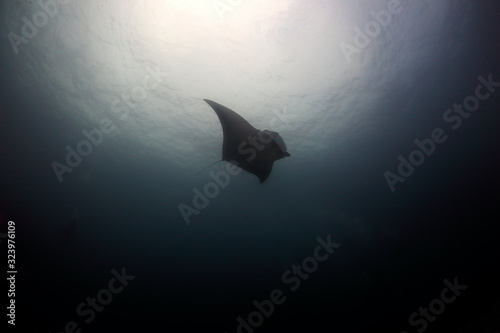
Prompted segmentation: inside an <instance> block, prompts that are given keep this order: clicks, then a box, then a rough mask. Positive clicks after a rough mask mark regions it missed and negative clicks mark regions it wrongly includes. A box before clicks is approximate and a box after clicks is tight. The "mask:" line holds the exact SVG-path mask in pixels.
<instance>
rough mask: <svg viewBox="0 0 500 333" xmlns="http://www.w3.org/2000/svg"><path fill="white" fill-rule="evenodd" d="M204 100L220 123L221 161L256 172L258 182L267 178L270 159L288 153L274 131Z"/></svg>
mask: <svg viewBox="0 0 500 333" xmlns="http://www.w3.org/2000/svg"><path fill="white" fill-rule="evenodd" d="M204 101H205V102H207V103H208V105H210V106H211V107H212V109H214V111H215V113H216V114H217V116H218V117H219V120H220V123H221V125H222V133H223V134H224V139H223V142H222V161H228V162H230V163H232V164H234V165H237V166H239V167H240V168H242V169H243V170H245V171H248V172H250V173H252V174H254V175H256V176H257V177H259V179H260V182H261V183H262V182H263V181H264V180H266V179H267V177H269V174H270V173H271V170H272V169H273V163H274V161H276V160H279V159H281V158H284V157H288V156H290V154H289V153H288V152H287V148H286V145H285V142H284V141H283V139H282V138H281V136H280V135H279V134H278V133H276V132H273V131H269V130H263V131H261V130H258V129H256V128H255V127H253V126H252V125H250V123H248V121H246V120H245V119H243V117H241V116H240V115H239V114H237V113H236V112H234V111H232V110H230V109H228V108H227V107H225V106H223V105H220V104H218V103H215V102H213V101H211V100H208V99H204Z"/></svg>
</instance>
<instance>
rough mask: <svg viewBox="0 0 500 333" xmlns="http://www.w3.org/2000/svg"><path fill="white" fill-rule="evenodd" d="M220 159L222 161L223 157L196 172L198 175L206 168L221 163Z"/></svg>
mask: <svg viewBox="0 0 500 333" xmlns="http://www.w3.org/2000/svg"><path fill="white" fill-rule="evenodd" d="M220 161H222V159H221V160H218V161H217V162H214V163H212V164H210V165H209V166H206V167H204V168H203V169H202V170H200V171H198V172H197V173H196V175H198V174H200V173H202V172H203V171H205V170H206V169H208V168H210V167H211V166H212V165H214V164H217V163H219V162H220Z"/></svg>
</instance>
